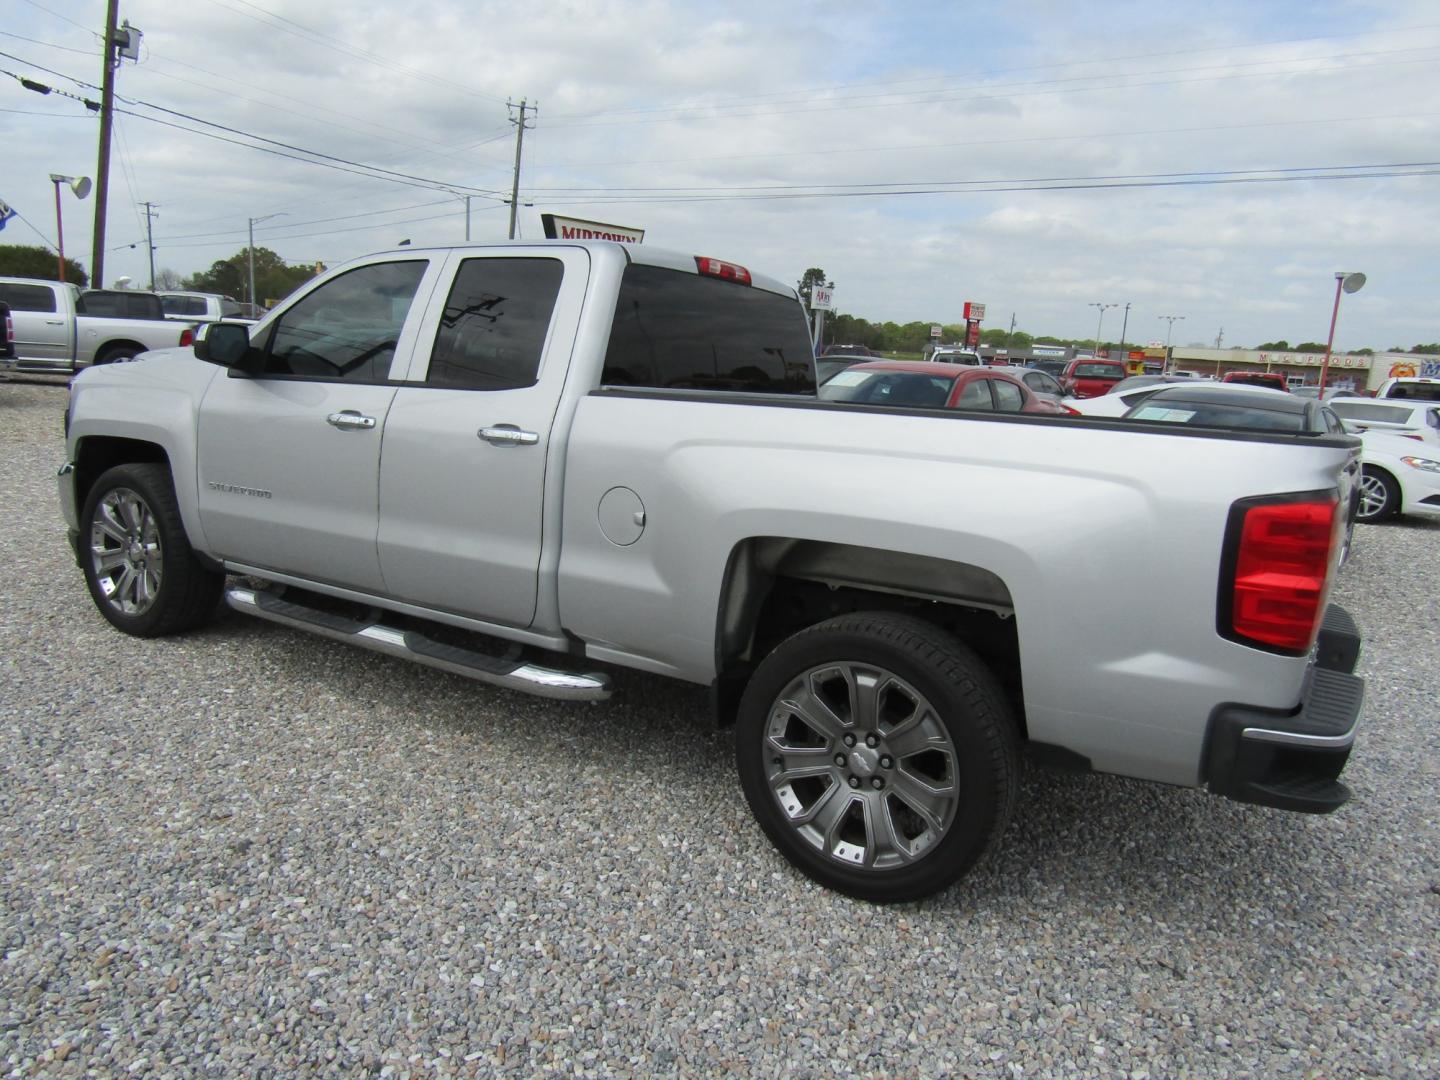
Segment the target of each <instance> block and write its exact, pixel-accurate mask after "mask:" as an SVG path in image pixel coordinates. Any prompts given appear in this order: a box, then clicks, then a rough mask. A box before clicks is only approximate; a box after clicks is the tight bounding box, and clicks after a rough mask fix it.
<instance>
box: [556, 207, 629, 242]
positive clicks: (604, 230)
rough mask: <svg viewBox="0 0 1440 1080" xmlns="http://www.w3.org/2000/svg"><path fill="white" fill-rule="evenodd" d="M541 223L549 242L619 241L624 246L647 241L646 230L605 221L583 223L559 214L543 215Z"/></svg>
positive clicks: (577, 219)
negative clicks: (610, 223)
mask: <svg viewBox="0 0 1440 1080" xmlns="http://www.w3.org/2000/svg"><path fill="white" fill-rule="evenodd" d="M540 223H541V225H543V226H544V227H545V237H546V239H548V240H618V241H619V242H620V243H622V244H638V243H640V242H641V241H643V240H644V239H645V230H644V229H632V228H631V227H630V226H628V225H609V224H606V223H605V222H603V221H583V220H581V219H580V218H567V217H561V216H560V215H559V214H541V215H540Z"/></svg>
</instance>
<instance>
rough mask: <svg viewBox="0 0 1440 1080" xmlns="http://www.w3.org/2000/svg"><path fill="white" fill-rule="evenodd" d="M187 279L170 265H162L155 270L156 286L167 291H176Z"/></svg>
mask: <svg viewBox="0 0 1440 1080" xmlns="http://www.w3.org/2000/svg"><path fill="white" fill-rule="evenodd" d="M184 284H185V279H184V278H182V277H181V276H180V275H179V274H177V273H176V272H175V271H174V270H171V269H170V268H169V267H168V266H164V267H161V268H160V269H159V270H157V271H156V272H155V288H157V289H161V290H164V291H165V292H174V291H175V290H176V289H179V288H181V287H183V286H184Z"/></svg>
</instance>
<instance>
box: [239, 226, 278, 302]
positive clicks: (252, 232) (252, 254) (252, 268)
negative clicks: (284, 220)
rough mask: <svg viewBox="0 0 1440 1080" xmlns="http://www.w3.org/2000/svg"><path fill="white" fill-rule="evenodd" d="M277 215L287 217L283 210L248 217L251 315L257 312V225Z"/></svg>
mask: <svg viewBox="0 0 1440 1080" xmlns="http://www.w3.org/2000/svg"><path fill="white" fill-rule="evenodd" d="M277 217H285V212H284V211H283V210H282V211H281V212H280V213H278V214H266V215H265V216H264V217H252V218H248V219H247V220H248V221H249V222H250V246H249V247H248V248H247V249H246V250H247V251H248V252H249V256H250V296H249V303H250V314H251V315H254V314H255V226H256V225H257V224H259V223H260V222H262V221H269V220H270V219H271V218H277Z"/></svg>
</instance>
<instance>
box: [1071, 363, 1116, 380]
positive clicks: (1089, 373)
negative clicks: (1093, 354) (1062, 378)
mask: <svg viewBox="0 0 1440 1080" xmlns="http://www.w3.org/2000/svg"><path fill="white" fill-rule="evenodd" d="M1075 377H1076V378H1077V379H1118V378H1120V365H1119V364H1076V365H1075Z"/></svg>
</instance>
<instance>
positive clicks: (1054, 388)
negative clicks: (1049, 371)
mask: <svg viewBox="0 0 1440 1080" xmlns="http://www.w3.org/2000/svg"><path fill="white" fill-rule="evenodd" d="M1025 385H1026V386H1028V387H1030V389H1031V390H1034V391H1035V393H1037V394H1054V395H1056V396H1057V397H1058V396H1061V395H1063V394H1064V393H1065V391H1064V390H1062V389H1061V388H1060V384H1059V383H1057V382H1056V381H1055V380H1054V379H1052V378H1051V377H1050V376H1049V375H1046V374H1045V373H1044V372H1043V371H1032V372H1030V373H1029V374H1027V375H1026V376H1025Z"/></svg>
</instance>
